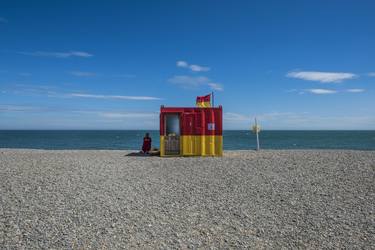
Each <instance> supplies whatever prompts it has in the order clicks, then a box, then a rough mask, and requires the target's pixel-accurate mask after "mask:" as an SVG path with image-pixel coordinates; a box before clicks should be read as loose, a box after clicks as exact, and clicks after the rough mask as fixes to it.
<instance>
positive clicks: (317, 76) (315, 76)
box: [286, 71, 357, 83]
mask: <svg viewBox="0 0 375 250" xmlns="http://www.w3.org/2000/svg"><path fill="white" fill-rule="evenodd" d="M286 76H287V77H290V78H297V79H302V80H306V81H317V82H322V83H332V82H334V83H338V82H342V81H344V80H349V79H353V78H356V77H357V75H356V74H353V73H343V72H319V71H293V72H289V73H288V74H287V75H286Z"/></svg>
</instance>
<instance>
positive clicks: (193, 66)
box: [176, 61, 210, 72]
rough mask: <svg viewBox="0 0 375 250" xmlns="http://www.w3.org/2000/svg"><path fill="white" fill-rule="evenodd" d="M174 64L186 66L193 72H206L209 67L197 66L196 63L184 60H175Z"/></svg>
mask: <svg viewBox="0 0 375 250" xmlns="http://www.w3.org/2000/svg"><path fill="white" fill-rule="evenodd" d="M176 65H177V67H180V68H188V69H190V70H191V71H194V72H206V71H209V70H210V68H209V67H205V66H199V65H196V64H188V63H187V62H186V61H177V63H176Z"/></svg>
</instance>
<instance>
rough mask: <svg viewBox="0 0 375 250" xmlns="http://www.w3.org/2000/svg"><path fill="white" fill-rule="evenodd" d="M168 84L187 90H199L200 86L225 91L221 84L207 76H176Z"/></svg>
mask: <svg viewBox="0 0 375 250" xmlns="http://www.w3.org/2000/svg"><path fill="white" fill-rule="evenodd" d="M168 82H170V83H173V84H176V85H178V86H180V87H182V88H187V89H191V88H198V87H200V86H208V87H209V88H211V89H212V90H217V91H223V90H224V88H223V85H221V84H220V83H214V82H212V81H211V80H210V79H209V78H208V77H205V76H186V75H182V76H174V77H172V78H170V79H169V80H168Z"/></svg>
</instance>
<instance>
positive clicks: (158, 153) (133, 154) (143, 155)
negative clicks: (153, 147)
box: [125, 152, 160, 157]
mask: <svg viewBox="0 0 375 250" xmlns="http://www.w3.org/2000/svg"><path fill="white" fill-rule="evenodd" d="M125 156H135V157H150V156H160V152H152V153H150V154H144V153H142V152H131V153H129V154H126V155H125Z"/></svg>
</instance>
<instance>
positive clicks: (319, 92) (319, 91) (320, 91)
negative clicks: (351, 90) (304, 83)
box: [306, 89, 337, 95]
mask: <svg viewBox="0 0 375 250" xmlns="http://www.w3.org/2000/svg"><path fill="white" fill-rule="evenodd" d="M306 91H307V92H309V93H312V94H316V95H327V94H336V93H337V91H336V90H333V89H306Z"/></svg>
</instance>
